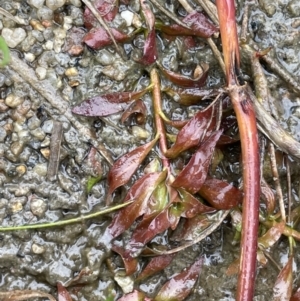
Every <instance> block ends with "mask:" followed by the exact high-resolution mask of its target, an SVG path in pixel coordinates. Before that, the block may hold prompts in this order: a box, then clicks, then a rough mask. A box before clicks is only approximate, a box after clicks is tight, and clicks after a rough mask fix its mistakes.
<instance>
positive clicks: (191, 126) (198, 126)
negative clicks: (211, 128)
mask: <svg viewBox="0 0 300 301" xmlns="http://www.w3.org/2000/svg"><path fill="white" fill-rule="evenodd" d="M211 114H212V108H209V109H208V110H205V111H199V112H198V113H197V114H196V115H195V116H194V117H193V118H192V119H191V120H190V121H189V122H188V123H187V124H186V125H185V126H184V127H183V128H182V129H181V130H180V132H179V133H178V135H177V138H176V142H175V144H174V145H173V146H172V147H171V148H170V149H168V150H167V151H166V152H165V155H166V156H167V157H169V158H172V159H174V158H176V157H177V156H178V155H179V154H180V153H181V152H183V151H185V150H187V149H189V148H191V147H195V146H197V145H198V144H199V142H200V141H201V140H202V139H203V134H204V132H205V130H206V128H207V127H208V125H209V121H210V119H211Z"/></svg>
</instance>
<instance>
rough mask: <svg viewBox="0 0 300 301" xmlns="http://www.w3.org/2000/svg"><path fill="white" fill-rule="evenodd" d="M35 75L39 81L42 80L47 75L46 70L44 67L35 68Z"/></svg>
mask: <svg viewBox="0 0 300 301" xmlns="http://www.w3.org/2000/svg"><path fill="white" fill-rule="evenodd" d="M35 74H36V76H37V77H38V79H39V80H43V79H45V78H46V75H47V69H46V68H44V67H37V68H36V69H35Z"/></svg>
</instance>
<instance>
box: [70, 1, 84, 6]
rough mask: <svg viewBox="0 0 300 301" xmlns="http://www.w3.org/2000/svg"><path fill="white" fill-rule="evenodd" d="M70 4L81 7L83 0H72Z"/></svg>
mask: <svg viewBox="0 0 300 301" xmlns="http://www.w3.org/2000/svg"><path fill="white" fill-rule="evenodd" d="M70 3H71V4H72V5H74V6H76V7H81V5H82V4H81V0H70Z"/></svg>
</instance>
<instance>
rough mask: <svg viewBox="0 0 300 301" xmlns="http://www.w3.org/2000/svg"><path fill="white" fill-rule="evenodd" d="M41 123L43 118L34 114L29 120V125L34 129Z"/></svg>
mask: <svg viewBox="0 0 300 301" xmlns="http://www.w3.org/2000/svg"><path fill="white" fill-rule="evenodd" d="M40 125H41V120H40V119H38V118H37V117H36V115H34V116H32V117H31V118H29V119H28V121H27V126H28V128H29V129H30V130H34V129H36V128H38V127H39V126H40Z"/></svg>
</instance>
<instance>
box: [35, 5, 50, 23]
mask: <svg viewBox="0 0 300 301" xmlns="http://www.w3.org/2000/svg"><path fill="white" fill-rule="evenodd" d="M37 17H38V18H39V20H40V21H43V20H52V19H53V11H52V10H51V9H50V8H49V7H47V6H42V7H40V8H39V9H38V11H37Z"/></svg>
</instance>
